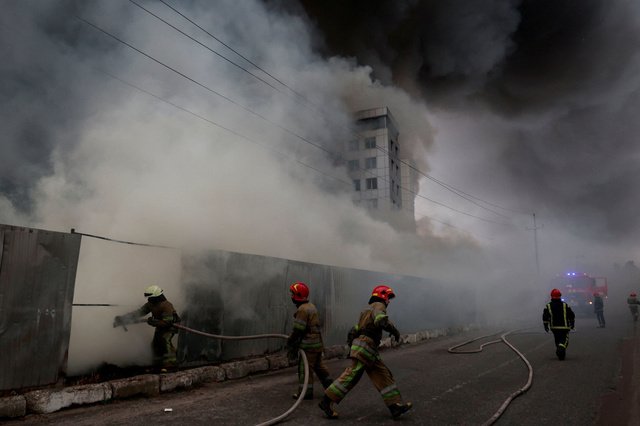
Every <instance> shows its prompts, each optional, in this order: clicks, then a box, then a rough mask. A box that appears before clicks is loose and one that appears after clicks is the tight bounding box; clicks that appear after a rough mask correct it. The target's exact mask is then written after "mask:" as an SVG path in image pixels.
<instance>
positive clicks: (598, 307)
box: [593, 296, 604, 312]
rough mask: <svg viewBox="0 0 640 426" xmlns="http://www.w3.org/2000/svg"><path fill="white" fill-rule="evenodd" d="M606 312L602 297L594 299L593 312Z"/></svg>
mask: <svg viewBox="0 0 640 426" xmlns="http://www.w3.org/2000/svg"><path fill="white" fill-rule="evenodd" d="M602 311H604V301H603V300H602V297H601V296H594V297H593V312H602Z"/></svg>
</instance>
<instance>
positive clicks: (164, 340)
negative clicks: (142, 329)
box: [113, 285, 180, 371]
mask: <svg viewBox="0 0 640 426" xmlns="http://www.w3.org/2000/svg"><path fill="white" fill-rule="evenodd" d="M144 297H146V298H147V303H145V304H144V305H143V306H142V307H140V309H137V310H135V311H133V312H129V313H128V314H125V315H119V316H116V317H115V318H114V319H113V326H114V327H118V326H120V325H122V326H126V325H127V324H133V323H137V322H141V321H140V320H141V319H142V318H143V317H145V316H146V315H147V314H149V313H150V314H151V316H150V317H148V318H147V320H146V321H147V324H149V325H150V326H152V327H155V332H154V333H153V340H152V342H151V347H152V350H153V365H154V367H156V368H158V369H160V371H163V370H164V371H166V370H168V369H174V368H175V367H176V366H177V359H176V348H175V346H173V342H172V339H173V336H175V334H176V329H175V328H174V327H172V326H173V324H176V323H179V322H180V317H179V316H178V313H177V312H176V310H175V308H174V307H173V305H172V304H171V302H169V301H168V300H167V298H166V297H165V295H164V291H163V290H162V289H161V288H160V287H158V286H157V285H152V286H149V287H147V288H146V289H145V290H144Z"/></svg>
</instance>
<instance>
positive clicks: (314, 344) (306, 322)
mask: <svg viewBox="0 0 640 426" xmlns="http://www.w3.org/2000/svg"><path fill="white" fill-rule="evenodd" d="M321 328H322V327H321V325H320V317H319V315H318V309H317V308H316V306H315V305H314V304H313V303H310V302H305V303H302V304H300V305H298V310H297V311H296V312H295V313H294V314H293V331H292V333H291V335H290V336H289V340H288V342H287V343H288V346H289V347H292V348H300V349H302V350H304V351H306V352H322V351H323V349H324V345H323V344H322V334H321Z"/></svg>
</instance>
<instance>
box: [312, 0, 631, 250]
mask: <svg viewBox="0 0 640 426" xmlns="http://www.w3.org/2000/svg"><path fill="white" fill-rule="evenodd" d="M300 4H301V5H302V8H303V9H304V11H305V13H306V14H307V15H308V19H309V21H310V22H313V23H314V25H316V26H317V27H318V28H319V31H320V32H321V33H322V34H323V37H322V40H323V41H324V48H325V51H326V52H327V54H329V55H331V54H340V55H347V56H353V57H355V58H357V60H358V61H360V62H361V63H369V64H370V65H372V66H373V67H374V73H375V74H376V75H377V76H378V77H379V78H382V79H386V81H389V82H393V83H394V84H397V85H399V86H400V87H403V88H404V89H405V90H407V91H409V92H410V93H412V94H413V96H415V97H416V98H417V99H422V100H423V101H424V102H426V103H427V105H429V107H430V108H431V109H432V110H433V112H434V114H435V115H436V116H437V115H438V114H439V112H443V111H444V112H446V113H447V114H452V113H454V112H455V114H457V115H458V117H457V120H456V121H457V123H459V124H462V123H463V122H466V123H475V124H474V125H475V127H476V128H483V127H484V128H485V130H486V129H487V127H489V126H488V125H487V124H486V123H485V124H479V122H480V121H482V120H484V119H486V118H487V117H488V116H498V117H501V118H500V121H501V123H496V125H495V126H494V128H493V129H494V130H493V131H495V129H502V130H503V131H504V137H502V138H493V139H492V140H488V139H489V138H483V137H482V134H481V132H477V133H474V132H471V133H470V134H469V137H470V138H475V139H477V143H475V144H471V143H469V144H466V145H464V146H465V150H464V151H463V152H460V153H459V154H458V156H476V158H477V160H478V162H479V163H481V164H482V165H480V164H479V165H478V166H477V167H478V169H480V168H487V167H491V168H493V169H494V170H501V172H502V173H503V175H504V177H503V179H504V180H507V181H508V182H509V191H510V194H511V195H510V199H509V198H508V197H504V198H502V201H505V202H507V203H510V205H511V206H512V207H515V208H518V209H521V210H525V211H537V212H538V213H539V217H543V218H546V221H547V222H548V223H554V224H555V225H556V226H557V227H558V228H559V229H556V230H555V231H554V230H551V229H548V228H547V229H548V230H547V232H562V233H564V232H567V233H569V234H570V235H573V237H576V238H578V239H580V240H582V243H583V244H593V243H594V242H595V243H596V244H599V243H604V244H607V245H617V246H618V248H622V250H623V251H624V250H626V251H627V253H628V254H629V256H630V257H631V256H632V255H633V254H632V253H633V251H634V250H635V240H637V238H638V237H640V229H639V227H638V223H637V219H636V218H635V212H636V211H637V210H638V208H639V207H640V205H639V202H638V197H637V196H636V194H637V189H636V188H637V182H640V169H639V168H638V167H637V159H638V156H639V145H638V143H637V135H638V134H639V133H640V124H638V120H637V119H635V118H634V116H635V115H636V111H638V109H639V107H640V104H639V101H640V99H639V98H638V91H639V90H640V80H639V79H638V78H637V75H638V71H639V70H638V68H639V62H638V46H639V43H638V42H639V41H640V40H639V39H640V30H639V28H640V26H639V25H638V23H639V19H640V10H639V7H638V5H637V4H636V3H634V2H630V1H622V0H620V1H612V2H601V1H597V0H587V1H554V0H543V1H539V0H523V1H515V0H514V1H480V0H479V1H468V0H460V1H447V2H442V1H430V0H416V1H407V2H384V1H368V2H364V1H363V2H348V3H345V2H339V1H328V2H327V1H325V2H322V3H321V4H320V3H318V2H313V1H306V0H300ZM434 122H436V123H437V122H438V120H434ZM435 127H436V131H440V135H441V136H442V137H446V135H447V134H448V132H447V131H446V129H443V128H438V125H436V126H435ZM493 131H491V132H493ZM489 132H490V131H487V133H489ZM453 143H454V141H442V139H441V140H440V144H442V145H451V144H453ZM471 145H473V146H472V147H470V146H471ZM449 149H452V150H453V149H454V148H449ZM487 151H491V152H492V154H491V155H487V154H486V152H487ZM453 157H455V156H453ZM436 158H437V157H436ZM461 173H466V174H467V177H469V176H472V175H473V173H474V171H473V170H467V171H461ZM460 182H461V183H460V185H462V186H463V187H465V188H474V189H475V188H477V189H478V192H477V193H476V194H480V195H483V196H485V197H486V198H489V199H500V195H499V194H496V193H492V189H491V186H490V185H487V184H486V183H485V184H484V185H482V186H475V187H474V183H473V182H470V181H469V179H468V178H467V179H466V181H465V179H464V178H461V179H460ZM514 201H517V204H516V205H514V204H513V202H514Z"/></svg>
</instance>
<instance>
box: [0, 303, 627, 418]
mask: <svg viewBox="0 0 640 426" xmlns="http://www.w3.org/2000/svg"><path fill="white" fill-rule="evenodd" d="M625 314H626V313H625ZM607 321H608V323H607V328H604V329H603V328H597V327H596V321H595V319H593V318H578V320H577V328H576V331H575V333H571V334H570V345H569V349H568V351H567V358H566V360H564V361H559V360H558V359H557V358H556V357H555V348H554V346H553V337H552V335H551V334H546V333H545V332H544V330H543V329H542V326H541V324H540V323H535V324H531V326H532V327H531V328H528V329H525V330H521V331H518V332H515V333H512V334H510V335H508V336H507V340H508V341H509V342H510V343H511V344H513V345H514V346H515V347H516V348H517V349H518V350H519V351H520V352H522V353H523V354H524V355H525V357H526V358H527V359H528V360H529V362H530V363H531V365H532V367H533V370H534V376H533V384H532V387H531V388H530V390H529V391H528V392H526V393H524V394H523V395H521V396H519V397H517V398H515V399H514V400H513V402H512V403H511V404H510V405H509V406H508V407H507V409H506V411H505V412H504V414H503V415H502V416H501V417H500V418H499V419H498V421H497V422H496V423H495V424H497V425H523V426H527V425H560V424H562V425H581V426H583V425H592V424H607V425H626V424H633V422H634V421H635V420H637V419H634V420H632V419H630V417H629V414H628V413H626V411H625V410H624V409H620V404H622V403H624V402H625V401H626V400H628V398H629V396H630V395H622V390H623V386H622V383H623V382H624V380H623V376H625V377H624V378H626V380H627V382H629V380H630V379H632V377H630V376H629V375H630V374H631V373H632V372H630V371H624V370H623V369H622V367H623V362H622V360H623V359H624V356H625V351H626V356H627V359H629V357H631V360H632V361H633V359H634V357H635V358H637V357H638V353H637V352H631V353H629V350H631V349H630V348H633V347H637V346H638V345H637V339H635V338H633V339H632V338H630V337H633V336H635V334H634V332H635V329H634V328H633V326H632V323H631V321H630V317H628V316H627V315H622V313H621V316H619V317H614V316H612V317H610V318H607ZM520 327H522V326H521V325H520V326H518V328H520ZM514 328H515V327H514ZM508 329H509V327H508V326H507V327H505V330H508ZM491 331H497V330H491ZM491 331H488V330H484V331H474V332H469V333H465V334H459V335H456V336H451V337H446V338H439V339H434V340H429V341H426V342H423V343H420V344H415V345H402V346H400V347H397V348H392V349H388V350H386V351H384V352H382V357H383V359H384V361H385V362H386V363H387V365H388V366H389V367H390V368H391V370H392V372H393V374H394V377H395V378H396V381H397V383H398V385H399V388H400V390H401V392H402V395H403V397H404V398H405V400H408V401H411V402H413V404H414V409H413V410H412V411H411V412H410V413H409V414H408V415H406V416H405V417H402V418H401V419H399V420H396V421H394V420H392V419H391V417H390V416H389V413H388V411H387V409H386V407H385V406H384V404H383V403H382V400H381V398H380V396H379V395H378V394H377V392H376V391H375V389H374V388H373V386H372V385H371V383H370V381H369V379H368V378H367V377H366V376H365V377H363V379H362V380H361V382H360V383H359V384H358V386H356V388H355V389H354V390H353V391H352V392H351V393H350V394H349V395H348V396H347V397H346V398H345V400H344V401H343V402H342V403H341V404H340V405H339V406H338V407H337V408H338V412H339V413H340V419H338V420H329V419H326V418H324V417H323V414H322V412H321V411H320V410H319V409H318V407H317V403H318V401H319V397H320V395H321V392H320V390H318V389H316V400H315V401H303V403H302V404H301V406H300V407H299V408H298V409H297V410H296V411H295V412H294V413H293V414H292V415H291V416H290V417H289V418H287V419H286V420H285V421H284V422H282V424H291V425H316V424H319V425H322V424H336V423H339V424H341V425H351V424H373V425H384V424H398V422H400V424H417V425H480V424H483V423H484V422H486V421H487V420H488V419H490V418H491V417H492V416H493V415H494V413H496V411H497V410H498V409H499V408H500V406H501V405H502V404H503V402H504V401H505V400H506V399H507V397H509V395H511V394H512V393H514V392H515V391H517V390H518V389H520V388H522V387H523V386H524V385H525V383H526V382H527V378H528V369H527V366H526V365H525V363H524V362H523V361H522V360H521V359H520V358H519V357H518V356H517V355H516V354H515V352H513V351H512V350H511V349H510V348H509V347H508V346H507V345H505V344H503V343H498V344H492V345H489V346H486V347H485V348H484V350H483V351H482V352H480V353H477V354H450V353H448V352H447V348H449V347H451V346H454V345H455V344H458V343H461V342H463V341H466V340H468V339H471V338H474V337H477V336H481V335H484V334H487V333H489V332H491ZM639 334H640V332H639ZM495 338H496V336H493V337H489V338H486V339H483V340H480V341H477V342H474V343H471V344H469V345H468V346H466V347H465V348H464V349H473V348H477V347H478V346H479V344H480V343H482V342H486V341H489V340H493V339H495ZM347 364H348V360H344V359H341V360H330V361H328V362H327V365H328V367H329V369H330V370H331V371H332V373H333V374H334V376H336V377H337V376H338V375H339V374H340V372H341V371H342V369H343V368H344V367H345V366H346V365H347ZM627 364H628V363H627ZM632 364H633V362H632ZM636 364H637V362H636ZM627 367H628V365H627ZM635 379H636V380H635V381H636V382H638V380H637V376H636V377H635ZM627 384H628V383H627ZM636 387H637V386H636ZM295 388H296V377H295V370H294V369H293V368H289V369H286V370H281V371H277V372H272V373H268V374H264V375H258V376H252V377H248V378H245V379H241V380H235V381H228V382H224V383H211V384H206V385H203V386H201V387H198V388H195V389H190V390H186V391H182V392H173V393H168V394H162V395H160V396H158V397H155V398H136V399H131V400H124V401H112V402H108V403H105V404H101V405H94V406H90V407H78V408H71V409H67V410H63V411H60V412H57V413H52V414H48V415H29V416H26V417H25V418H22V419H16V420H11V421H8V422H6V424H7V425H14V424H15V425H17V424H20V425H42V424H74V425H139V424H154V425H172V426H173V425H211V424H221V425H252V424H258V423H261V422H265V421H267V420H269V419H271V418H274V417H277V416H278V415H280V414H281V413H283V412H285V411H286V410H287V409H288V408H289V407H290V406H291V405H292V404H293V402H294V401H293V399H292V398H291V394H292V392H293V391H294V390H295ZM625 392H627V393H629V392H631V391H630V390H629V389H627V390H626V391H625ZM607 401H609V403H608V405H607ZM634 401H636V400H635V399H634ZM603 402H604V404H603ZM636 402H637V401H636ZM612 404H613V405H612ZM616 404H617V405H616ZM165 408H171V409H172V411H170V412H166V411H165Z"/></svg>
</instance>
